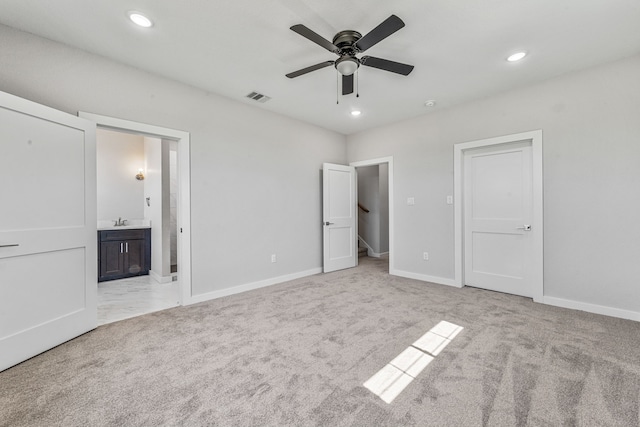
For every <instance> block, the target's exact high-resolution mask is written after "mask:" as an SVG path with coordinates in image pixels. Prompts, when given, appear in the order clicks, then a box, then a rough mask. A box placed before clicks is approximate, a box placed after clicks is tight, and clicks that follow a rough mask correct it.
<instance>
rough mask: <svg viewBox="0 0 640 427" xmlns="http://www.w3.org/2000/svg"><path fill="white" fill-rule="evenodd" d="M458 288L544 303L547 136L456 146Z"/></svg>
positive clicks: (538, 134)
mask: <svg viewBox="0 0 640 427" xmlns="http://www.w3.org/2000/svg"><path fill="white" fill-rule="evenodd" d="M454 181H455V182H454V185H455V206H454V210H455V239H456V240H455V243H456V253H455V255H456V258H455V264H456V284H457V285H458V286H460V287H462V286H465V285H466V286H473V287H480V288H483V289H489V290H494V291H499V292H505V293H510V294H515V295H521V296H525V297H531V298H533V299H534V301H538V302H541V301H542V296H543V282H542V279H543V267H542V261H543V247H542V236H543V216H542V131H532V132H526V133H520V134H515V135H507V136H503V137H497V138H490V139H484V140H480V141H472V142H468V143H463V144H456V145H455V146H454Z"/></svg>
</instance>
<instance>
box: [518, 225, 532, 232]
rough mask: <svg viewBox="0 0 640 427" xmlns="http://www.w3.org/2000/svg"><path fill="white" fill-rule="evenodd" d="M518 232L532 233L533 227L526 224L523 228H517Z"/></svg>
mask: <svg viewBox="0 0 640 427" xmlns="http://www.w3.org/2000/svg"><path fill="white" fill-rule="evenodd" d="M516 230H524V231H531V225H529V224H525V225H523V226H522V227H516Z"/></svg>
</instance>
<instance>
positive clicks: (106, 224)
mask: <svg viewBox="0 0 640 427" xmlns="http://www.w3.org/2000/svg"><path fill="white" fill-rule="evenodd" d="M123 221H126V222H127V225H113V224H114V223H115V220H99V221H98V231H102V230H132V229H136V228H151V221H150V220H148V219H131V220H129V219H126V220H125V219H123Z"/></svg>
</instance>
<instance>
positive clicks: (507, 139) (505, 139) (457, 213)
mask: <svg viewBox="0 0 640 427" xmlns="http://www.w3.org/2000/svg"><path fill="white" fill-rule="evenodd" d="M527 140H528V141H531V154H532V173H533V176H532V178H533V224H536V228H535V232H534V233H532V234H533V239H534V241H533V252H534V254H533V260H532V262H533V265H534V266H537V268H534V269H533V273H532V274H533V277H532V280H533V284H534V285H533V286H534V290H533V300H534V301H535V302H542V301H543V295H544V277H543V273H544V265H543V253H544V252H543V251H544V245H543V233H544V224H543V221H544V215H543V194H542V192H543V170H542V130H534V131H529V132H523V133H517V134H513V135H504V136H498V137H495V138H488V139H481V140H478V141H471V142H464V143H459V144H454V146H453V171H454V173H453V186H454V191H453V197H454V205H453V209H454V239H455V260H454V264H455V279H454V280H455V283H456V286H458V287H462V286H463V269H462V266H463V259H462V253H463V251H464V246H463V245H464V242H463V235H464V234H463V224H462V221H463V218H462V213H463V212H462V209H463V206H462V201H463V194H462V186H463V179H462V166H463V165H462V161H463V153H464V151H466V150H470V149H472V148H479V147H487V146H491V145H500V144H508V143H511V142H517V141H527Z"/></svg>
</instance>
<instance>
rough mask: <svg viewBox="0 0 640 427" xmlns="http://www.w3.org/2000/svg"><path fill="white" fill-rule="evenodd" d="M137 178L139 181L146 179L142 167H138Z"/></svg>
mask: <svg viewBox="0 0 640 427" xmlns="http://www.w3.org/2000/svg"><path fill="white" fill-rule="evenodd" d="M136 179H137V180H138V181H142V180H143V179H144V174H143V173H142V169H138V174H137V175H136Z"/></svg>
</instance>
